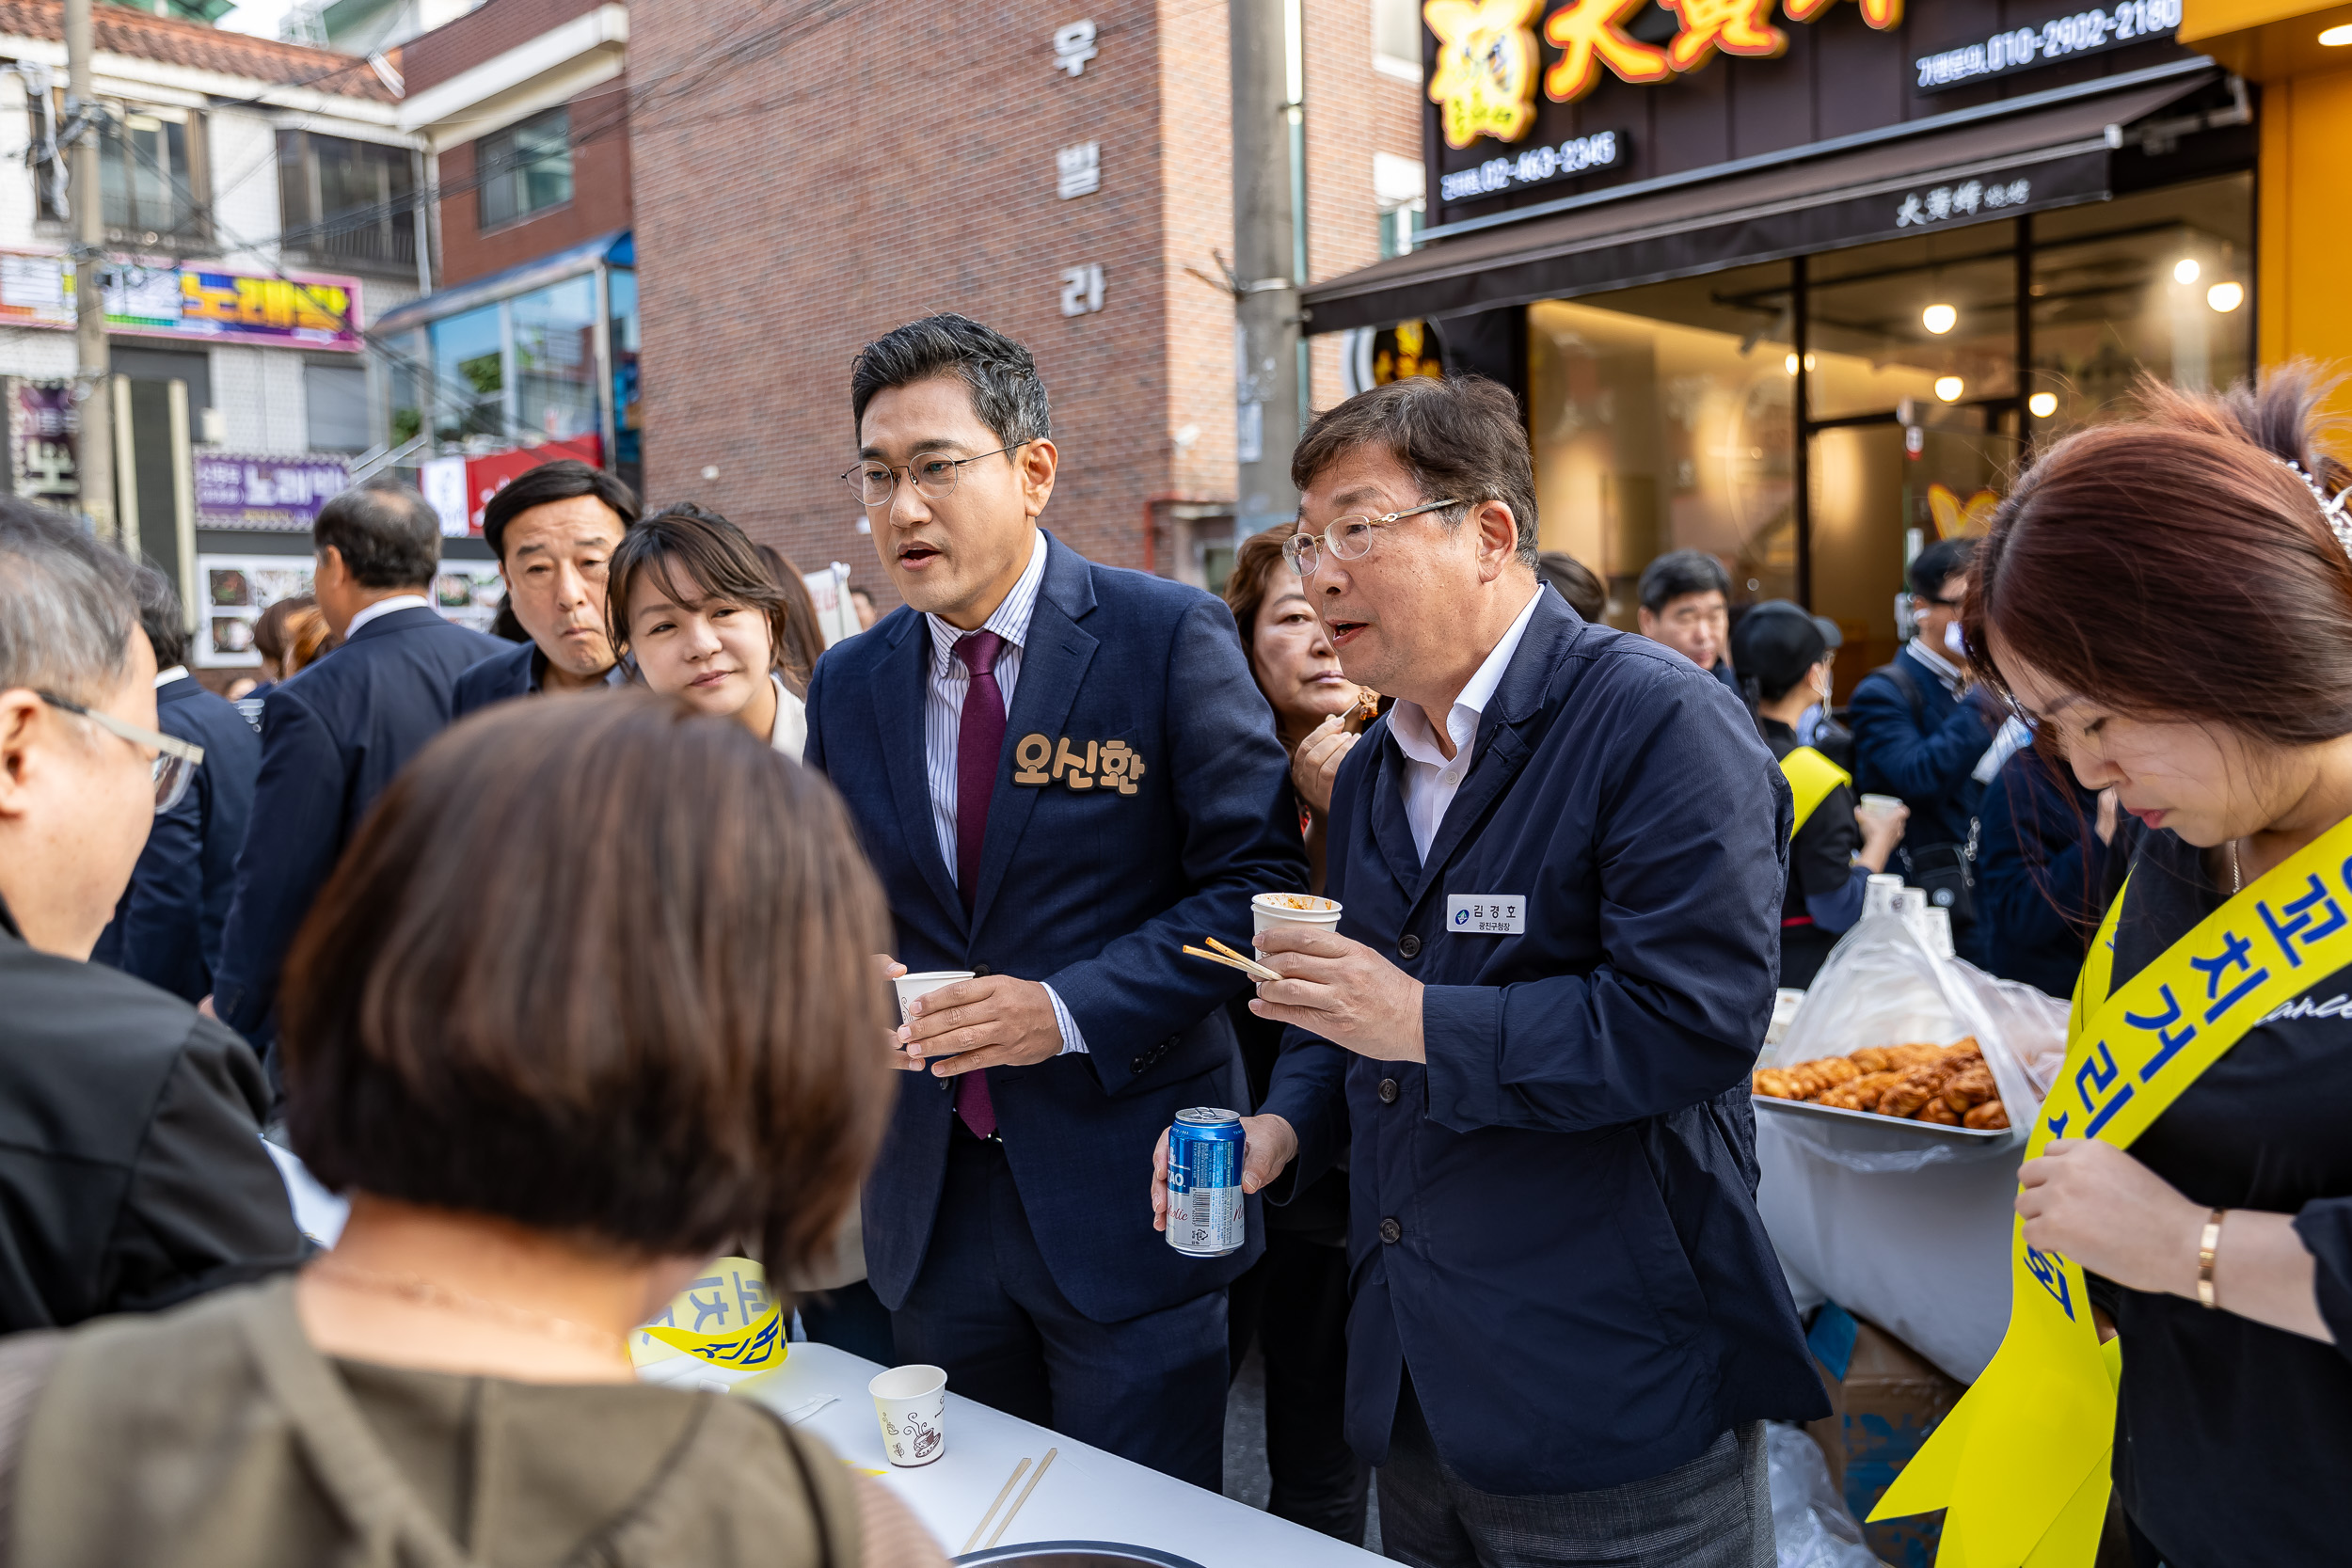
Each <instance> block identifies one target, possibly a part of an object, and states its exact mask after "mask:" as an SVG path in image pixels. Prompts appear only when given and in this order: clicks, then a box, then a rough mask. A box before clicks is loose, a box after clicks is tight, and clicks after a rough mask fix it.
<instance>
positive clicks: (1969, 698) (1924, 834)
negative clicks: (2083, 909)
mask: <svg viewBox="0 0 2352 1568" xmlns="http://www.w3.org/2000/svg"><path fill="white" fill-rule="evenodd" d="M1975 547H1976V541H1975V540H1973V539H1946V540H1942V541H1940V542H1938V543H1936V544H1933V545H1930V546H1928V547H1927V548H1926V549H1924V550H1921V551H1920V552H1919V554H1918V555H1917V557H1916V558H1915V559H1914V560H1913V562H1911V570H1910V574H1909V577H1910V586H1911V609H1912V613H1913V614H1914V615H1915V616H1916V617H1917V622H1918V631H1917V633H1916V635H1915V636H1914V637H1913V638H1912V640H1911V641H1909V642H1908V643H1906V644H1904V646H1903V649H1902V651H1901V652H1900V653H1899V654H1897V655H1896V656H1895V659H1894V662H1893V663H1891V664H1888V665H1885V666H1883V667H1882V668H1880V669H1877V670H1873V671H1871V672H1870V673H1868V674H1867V675H1865V676H1863V677H1862V679H1861V680H1860V681H1859V682H1858V683H1856V685H1855V687H1854V692H1853V705H1852V707H1851V718H1852V725H1853V774H1854V790H1855V792H1856V793H1857V794H1863V795H1892V796H1894V797H1895V798H1896V799H1898V800H1900V801H1902V803H1903V804H1904V805H1907V806H1909V807H1910V808H1911V822H1910V824H1909V826H1908V827H1907V829H1906V830H1905V832H1904V836H1903V848H1902V857H1901V858H1902V867H1903V870H1904V872H1905V880H1906V881H1909V882H1911V883H1912V884H1913V885H1915V886H1918V887H1924V888H1927V889H1928V890H1929V894H1930V895H1931V896H1932V897H1934V899H1935V901H1936V902H1937V903H1939V904H1941V905H1944V906H1945V907H1946V908H1947V909H1949V910H1950V911H1951V914H1952V941H1953V942H1954V944H1955V945H1957V946H1958V947H1959V949H1960V955H1961V957H1963V958H1971V959H1976V958H1982V957H1983V954H1982V951H1981V949H1980V947H1979V934H1978V931H1977V925H1978V922H1977V921H1976V920H1975V919H1974V918H1973V910H1972V909H1971V907H1970V901H1969V900H1968V899H1967V898H1966V897H1965V896H1963V894H1962V892H1961V890H1960V887H1959V885H1958V884H1959V883H1960V881H1961V878H1962V875H1963V855H1964V853H1965V851H1966V848H1967V847H1968V842H1969V829H1970V827H1971V825H1972V824H1973V823H1974V822H1975V820H1976V816H1977V806H1978V803H1979V801H1980V800H1982V799H1983V796H1984V786H1985V783H1986V781H1987V780H1989V779H1990V778H1991V777H1992V772H1993V768H1997V767H1998V766H1999V761H1998V760H1997V759H1994V761H1993V762H1992V765H1991V767H1986V766H1985V764H1986V762H1987V758H1986V752H1988V751H1989V750H1990V749H1991V748H1992V745H1993V740H1994V733H1995V732H1996V731H1997V730H1998V729H1999V728H2000V725H2001V711H2000V707H1999V705H1998V703H1997V702H1996V700H1995V699H1994V697H1993V696H1992V694H1991V693H1990V692H1989V691H1987V690H1986V689H1984V688H1982V687H1975V688H1972V687H1971V686H1970V684H1969V679H1968V659H1967V655H1966V653H1965V652H1964V651H1963V648H1962V647H1961V643H1960V607H1961V604H1962V602H1963V600H1965V599H1966V598H1967V596H1968V562H1969V557H1970V556H1971V554H1972V553H1973V552H1974V550H1975ZM1980 770H1981V774H1982V776H1981V777H1979V771H1980Z"/></svg>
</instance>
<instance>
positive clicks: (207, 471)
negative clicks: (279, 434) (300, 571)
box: [196, 451, 351, 533]
mask: <svg viewBox="0 0 2352 1568" xmlns="http://www.w3.org/2000/svg"><path fill="white" fill-rule="evenodd" d="M350 484H351V470H350V469H349V468H348V467H345V465H344V463H343V460H342V458H340V457H321V456H317V455H315V454H311V453H304V454H298V455H292V456H285V457H262V456H240V455H237V454H235V453H230V452H214V451H199V452H198V453H197V454H196V526H197V527H199V528H251V529H267V530H270V531H274V532H278V533H308V532H310V525H311V524H312V523H314V522H316V521H317V520H318V515H319V508H320V507H322V506H325V505H326V502H327V500H328V499H329V498H331V497H333V496H335V495H337V494H339V493H341V492H342V491H343V490H344V489H347V488H348V487H349V486H350Z"/></svg>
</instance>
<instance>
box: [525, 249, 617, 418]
mask: <svg viewBox="0 0 2352 1568" xmlns="http://www.w3.org/2000/svg"><path fill="white" fill-rule="evenodd" d="M508 309H511V310H512V311H513V312H514V333H515V390H516V401H517V409H518V413H519V415H520V419H521V422H522V426H523V428H524V429H525V430H528V431H531V432H532V433H533V434H534V435H539V436H546V437H547V438H548V439H549V440H558V441H560V440H564V439H566V438H568V437H570V436H589V435H594V434H596V432H597V430H598V427H599V422H600V421H599V420H598V418H597V412H596V278H595V277H592V276H589V275H587V274H584V273H583V274H582V275H580V277H569V278H565V279H564V281H563V282H561V283H556V284H551V285H549V286H548V287H547V288H544V289H539V290H535V291H533V292H532V293H527V294H517V295H516V296H515V298H514V299H513V300H512V301H510V302H509V304H508Z"/></svg>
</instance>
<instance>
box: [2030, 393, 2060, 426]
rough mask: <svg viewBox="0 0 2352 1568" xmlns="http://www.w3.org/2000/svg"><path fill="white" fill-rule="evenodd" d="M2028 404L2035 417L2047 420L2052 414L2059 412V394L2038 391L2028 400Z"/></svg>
mask: <svg viewBox="0 0 2352 1568" xmlns="http://www.w3.org/2000/svg"><path fill="white" fill-rule="evenodd" d="M2026 407H2027V408H2028V409H2030V410H2032V412H2033V417H2034V418H2035V419H2037V420H2046V419H2048V418H2049V417H2050V416H2051V415H2053V414H2055V413H2057V412H2058V394H2057V393H2056V392H2036V393H2035V394H2034V395H2033V396H2031V397H2029V398H2027V399H2026Z"/></svg>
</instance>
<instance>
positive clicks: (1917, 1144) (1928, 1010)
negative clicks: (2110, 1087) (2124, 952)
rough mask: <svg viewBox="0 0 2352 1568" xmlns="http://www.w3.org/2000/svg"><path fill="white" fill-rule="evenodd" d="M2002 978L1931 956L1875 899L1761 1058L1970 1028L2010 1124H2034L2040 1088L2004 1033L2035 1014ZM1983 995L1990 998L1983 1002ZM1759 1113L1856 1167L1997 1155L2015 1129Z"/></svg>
mask: <svg viewBox="0 0 2352 1568" xmlns="http://www.w3.org/2000/svg"><path fill="white" fill-rule="evenodd" d="M2004 984H2006V982H2003V981H1999V980H1995V979H1994V977H1993V976H1991V975H1989V974H1984V973H1983V972H1982V971H1980V970H1978V969H1975V968H1973V967H1972V966H1970V965H1968V964H1965V963H1963V962H1962V961H1961V960H1959V959H1957V958H1938V957H1937V956H1936V955H1935V953H1934V952H1933V951H1932V950H1931V948H1930V947H1929V946H1928V944H1927V942H1925V941H1923V940H1922V938H1921V936H1920V933H1919V932H1918V930H1917V929H1916V928H1915V927H1913V926H1912V925H1911V924H1910V923H1909V922H1907V921H1906V920H1904V919H1903V918H1902V917H1901V916H1900V915H1899V914H1896V913H1894V912H1891V911H1884V910H1883V909H1873V910H1871V911H1869V912H1867V913H1865V914H1864V915H1863V917H1862V918H1861V919H1860V920H1858V921H1856V922H1855V923H1854V927H1853V929H1851V931H1848V932H1847V933H1846V935H1845V936H1844V937H1843V938H1842V939H1841V940H1840V941H1839V942H1838V943H1837V945H1836V947H1835V948H1832V949H1831V950H1830V956H1829V958H1828V959H1827V960H1826V961H1825V962H1824V963H1823V964H1822V965H1821V971H1820V974H1817V975H1815V976H1814V980H1813V984H1812V985H1811V986H1810V987H1808V988H1807V989H1806V990H1805V993H1804V1003H1803V1005H1801V1006H1799V1007H1798V1008H1797V1013H1796V1017H1795V1018H1793V1019H1791V1020H1790V1021H1789V1024H1788V1033H1787V1034H1786V1035H1785V1036H1783V1037H1782V1038H1781V1041H1780V1044H1779V1045H1778V1046H1777V1047H1775V1048H1773V1050H1772V1053H1771V1059H1770V1061H1769V1062H1767V1063H1766V1064H1765V1065H1766V1066H1770V1067H1788V1066H1791V1065H1793V1064H1795V1063H1798V1062H1809V1061H1813V1060H1816V1059H1817V1058H1820V1057H1822V1056H1850V1055H1851V1054H1853V1053H1854V1052H1856V1051H1858V1050H1860V1049H1861V1048H1862V1047H1864V1046H1866V1045H1902V1044H1907V1043H1911V1042H1915V1041H1928V1042H1932V1043H1934V1044H1937V1045H1953V1044H1957V1043H1958V1042H1959V1041H1960V1040H1962V1039H1963V1038H1964V1037H1969V1036H1974V1037H1976V1041H1977V1044H1978V1046H1979V1049H1980V1050H1982V1051H1983V1053H1984V1060H1985V1065H1986V1067H1988V1068H1990V1069H1992V1072H1993V1082H1994V1085H1996V1086H1997V1087H1998V1088H1999V1090H2000V1094H2001V1103H2002V1105H2003V1107H2004V1108H2005V1109H2006V1110H2007V1111H2008V1114H2009V1121H2010V1128H2011V1129H2013V1130H2022V1129H2023V1128H2026V1127H2027V1126H2030V1125H2031V1124H2032V1121H2033V1118H2034V1116H2035V1114H2036V1113H2037V1112H2038V1111H2039V1110H2040V1108H2041V1104H2042V1096H2041V1094H2040V1092H2039V1091H2038V1089H2037V1088H2036V1085H2035V1083H2034V1080H2033V1078H2032V1077H2031V1076H2030V1075H2029V1074H2028V1073H2027V1072H2026V1069H2025V1067H2024V1065H2023V1064H2022V1063H2021V1062H2020V1061H2019V1059H2018V1057H2017V1055H2016V1053H2014V1052H2013V1051H2012V1050H2011V1048H2010V1036H2011V1035H2012V1034H2013V1033H2015V1032H2016V1030H2017V1027H2018V1022H2019V1021H2021V1020H2030V1019H2031V1018H2032V1016H2033V1015H2031V1014H2030V1013H2028V1012H2026V1010H2025V1006H2024V1005H2023V1004H2022V1003H2019V1002H2017V1001H2016V1000H2015V999H2013V998H2009V997H2006V996H2003V995H2002V994H2001V993H2000V992H1999V990H1998V988H2000V987H2001V986H2003V985H2004ZM1988 996H1990V997H1991V998H1992V1000H1993V1003H1994V1005H1992V1006H1988V1005H1987V998H1988ZM2061 1029H2062V1024H2061ZM1758 1115H1760V1116H1772V1117H1775V1118H1776V1119H1777V1120H1778V1122H1779V1123H1780V1124H1781V1126H1782V1128H1783V1129H1784V1131H1786V1132H1788V1135H1789V1136H1790V1137H1791V1138H1793V1139H1795V1140H1796V1141H1797V1142H1798V1143H1800V1144H1802V1145H1804V1147H1805V1148H1808V1149H1810V1150H1811V1151H1812V1152H1814V1153H1815V1154H1818V1155H1819V1156H1820V1158H1822V1159H1824V1160H1827V1161H1829V1162H1831V1163H1832V1164H1839V1165H1843V1166H1845V1167H1846V1168H1848V1169H1849V1170H1858V1171H1910V1170H1918V1169H1921V1168H1923V1167H1924V1166H1927V1165H1931V1164H1944V1163H1947V1162H1955V1161H1974V1160H1984V1159H1996V1158H2001V1157H2003V1156H2006V1155H2009V1154H2010V1153H2012V1152H2013V1150H2012V1146H2013V1144H2014V1143H2015V1141H2016V1137H2017V1136H2022V1132H2017V1133H2016V1134H2015V1135H2013V1136H2012V1137H2010V1138H1984V1139H1961V1138H1953V1137H1947V1136H1941V1135H1938V1134H1936V1133H1934V1132H1926V1131H1922V1130H1919V1129H1915V1128H1910V1127H1906V1126H1904V1125H1903V1124H1902V1123H1901V1122H1899V1121H1896V1120H1893V1119H1891V1118H1890V1119H1888V1120H1887V1121H1885V1122H1883V1124H1882V1123H1872V1122H1864V1121H1858V1120H1856V1121H1848V1120H1838V1121H1830V1120H1827V1119H1825V1118H1820V1117H1808V1116H1805V1115H1804V1114H1802V1113H1796V1112H1775V1111H1772V1110H1769V1109H1765V1108H1761V1107H1759V1110H1758Z"/></svg>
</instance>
